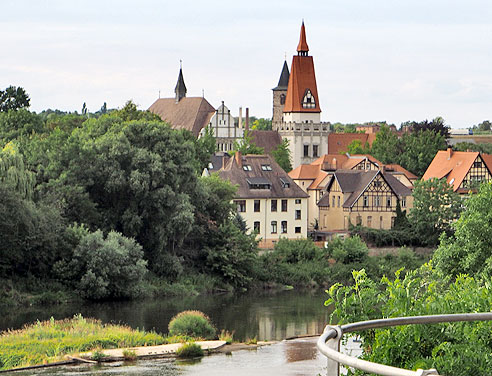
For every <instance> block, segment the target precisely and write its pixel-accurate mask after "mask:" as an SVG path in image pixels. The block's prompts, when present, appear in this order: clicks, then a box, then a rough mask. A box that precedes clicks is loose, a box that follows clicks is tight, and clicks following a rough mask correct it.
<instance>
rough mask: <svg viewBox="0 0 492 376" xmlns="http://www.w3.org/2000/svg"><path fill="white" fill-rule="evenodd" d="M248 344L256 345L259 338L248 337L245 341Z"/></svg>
mask: <svg viewBox="0 0 492 376" xmlns="http://www.w3.org/2000/svg"><path fill="white" fill-rule="evenodd" d="M244 343H245V344H246V345H256V344H257V343H258V340H257V339H256V336H255V337H253V338H246V341H245V342H244Z"/></svg>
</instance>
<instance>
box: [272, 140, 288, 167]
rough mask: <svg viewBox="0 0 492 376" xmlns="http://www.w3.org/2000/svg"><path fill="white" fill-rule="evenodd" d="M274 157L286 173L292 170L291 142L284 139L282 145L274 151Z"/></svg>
mask: <svg viewBox="0 0 492 376" xmlns="http://www.w3.org/2000/svg"><path fill="white" fill-rule="evenodd" d="M272 157H273V158H274V159H275V162H277V163H278V164H279V166H280V167H282V169H283V170H284V171H285V172H289V171H290V170H292V164H291V163H290V149H289V140H287V139H286V138H284V139H283V140H282V143H281V144H280V145H278V146H277V147H276V148H275V149H274V150H272Z"/></svg>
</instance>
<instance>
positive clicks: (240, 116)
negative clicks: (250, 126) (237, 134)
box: [239, 107, 243, 129]
mask: <svg viewBox="0 0 492 376" xmlns="http://www.w3.org/2000/svg"><path fill="white" fill-rule="evenodd" d="M242 127H243V108H242V107H239V129H241V128H242Z"/></svg>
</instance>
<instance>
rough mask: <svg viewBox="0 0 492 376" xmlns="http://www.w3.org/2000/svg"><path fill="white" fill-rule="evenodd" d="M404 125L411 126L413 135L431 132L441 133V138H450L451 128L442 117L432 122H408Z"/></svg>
mask: <svg viewBox="0 0 492 376" xmlns="http://www.w3.org/2000/svg"><path fill="white" fill-rule="evenodd" d="M402 125H407V126H409V127H410V130H411V132H412V133H418V132H422V131H427V130H430V131H432V132H434V133H439V134H440V135H441V136H443V137H444V139H447V138H449V126H448V125H446V123H445V121H444V119H443V118H442V117H440V116H438V117H436V118H434V119H433V120H432V121H429V120H424V121H421V122H416V121H408V122H406V123H404V124H402Z"/></svg>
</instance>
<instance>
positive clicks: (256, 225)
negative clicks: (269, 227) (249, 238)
mask: <svg viewBox="0 0 492 376" xmlns="http://www.w3.org/2000/svg"><path fill="white" fill-rule="evenodd" d="M253 231H254V232H260V222H258V221H256V222H254V223H253Z"/></svg>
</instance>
